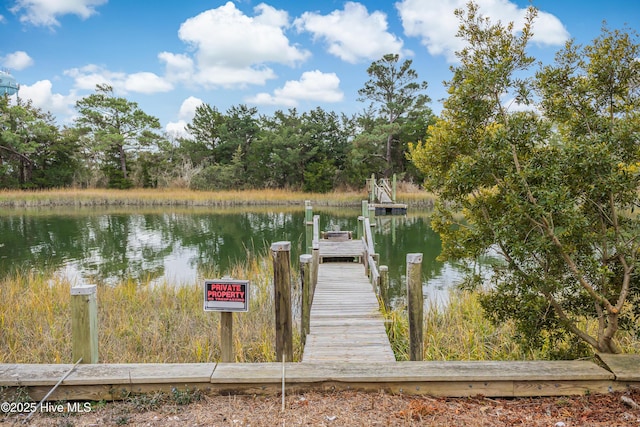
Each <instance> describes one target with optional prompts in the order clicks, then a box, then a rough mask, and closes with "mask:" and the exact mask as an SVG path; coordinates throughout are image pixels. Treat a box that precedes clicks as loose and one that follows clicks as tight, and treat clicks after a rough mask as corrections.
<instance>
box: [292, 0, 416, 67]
mask: <svg viewBox="0 0 640 427" xmlns="http://www.w3.org/2000/svg"><path fill="white" fill-rule="evenodd" d="M294 24H295V26H296V28H297V29H298V31H308V32H310V33H312V34H313V37H314V39H322V40H324V41H325V42H326V43H327V44H328V51H329V53H331V54H332V55H335V56H337V57H338V58H340V59H342V60H343V61H346V62H350V63H356V62H359V61H361V60H369V59H379V58H380V57H382V56H383V55H385V54H387V53H403V52H402V46H403V42H402V40H401V39H399V38H398V37H396V36H395V35H393V34H391V33H389V32H388V31H387V27H388V26H387V15H386V14H384V13H382V12H379V11H376V12H373V13H371V14H369V12H368V11H367V8H366V7H365V6H363V5H362V4H360V3H355V2H347V3H345V5H344V10H334V11H333V12H331V13H330V14H328V15H319V14H317V13H312V12H305V13H303V14H302V16H301V17H300V18H298V19H296V20H295V22H294ZM405 54H410V52H405Z"/></svg>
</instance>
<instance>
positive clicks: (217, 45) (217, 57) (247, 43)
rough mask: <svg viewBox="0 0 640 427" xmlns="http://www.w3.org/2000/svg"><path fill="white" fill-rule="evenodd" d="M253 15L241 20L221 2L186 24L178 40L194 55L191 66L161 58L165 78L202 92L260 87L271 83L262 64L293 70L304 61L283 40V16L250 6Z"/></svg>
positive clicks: (285, 24)
mask: <svg viewBox="0 0 640 427" xmlns="http://www.w3.org/2000/svg"><path fill="white" fill-rule="evenodd" d="M254 12H255V16H254V17H250V16H247V15H245V14H244V13H242V12H241V11H240V10H238V9H237V8H236V6H235V5H234V4H233V3H232V2H227V3H226V4H225V5H223V6H220V7H218V8H216V9H210V10H207V11H205V12H202V13H200V14H199V15H197V16H194V17H193V18H189V19H187V20H186V21H185V22H183V23H182V25H181V26H180V30H179V31H178V36H179V37H180V39H181V40H182V41H184V42H185V43H187V44H189V45H190V46H191V47H192V48H193V49H194V54H193V57H194V59H195V62H193V63H189V60H188V59H189V58H188V57H186V56H185V55H176V54H172V53H168V52H163V53H161V54H160V59H161V60H163V61H165V62H166V63H167V74H168V75H171V76H172V77H174V78H177V77H181V78H185V77H187V76H188V77H189V78H191V79H192V80H193V82H194V83H198V84H202V85H205V86H214V87H215V86H225V87H234V86H243V85H247V84H257V85H262V84H264V83H265V82H266V81H267V80H268V79H273V78H275V73H274V72H273V70H272V69H270V68H269V67H268V66H267V65H266V64H267V63H279V64H285V65H289V66H294V65H296V64H298V63H301V62H303V61H305V60H306V59H307V58H308V57H309V56H310V53H309V52H308V51H307V50H304V49H300V48H299V47H297V46H294V45H292V44H291V43H290V42H289V39H288V38H287V37H286V35H285V33H284V30H285V29H286V28H287V27H288V25H289V24H288V22H289V17H288V14H287V12H285V11H281V10H276V9H274V8H273V7H271V6H268V5H266V4H260V5H258V6H256V7H255V8H254ZM188 73H191V74H190V75H189V74H188Z"/></svg>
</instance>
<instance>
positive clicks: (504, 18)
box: [396, 0, 569, 62]
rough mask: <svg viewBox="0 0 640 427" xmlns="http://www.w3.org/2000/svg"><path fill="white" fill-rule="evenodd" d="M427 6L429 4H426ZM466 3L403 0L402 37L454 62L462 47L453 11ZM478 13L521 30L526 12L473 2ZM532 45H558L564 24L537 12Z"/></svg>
mask: <svg viewBox="0 0 640 427" xmlns="http://www.w3.org/2000/svg"><path fill="white" fill-rule="evenodd" d="M425 3H428V4H425ZM466 3H467V0H437V1H434V0H430V1H428V2H427V1H425V0H402V1H400V2H398V3H396V8H397V9H398V12H399V14H400V19H401V20H402V25H403V26H404V31H405V34H406V35H408V36H411V37H419V38H421V39H422V44H423V45H424V46H426V48H427V50H428V51H429V53H430V54H432V55H444V56H445V57H446V58H447V60H448V61H449V62H455V61H456V57H455V52H456V51H459V50H461V49H462V48H463V47H464V43H463V41H462V40H461V39H459V38H457V37H456V33H457V32H458V27H459V24H460V23H459V21H458V18H457V17H456V16H455V15H454V14H453V12H454V10H455V9H466ZM476 3H477V4H478V6H479V10H480V13H481V14H482V15H483V16H487V17H489V18H490V19H491V21H492V22H498V21H501V22H503V23H505V24H506V23H508V22H514V24H515V25H514V28H515V29H516V30H518V29H520V28H522V24H523V23H524V17H525V14H526V9H524V8H520V7H518V6H517V5H516V4H514V3H512V2H511V1H509V0H476ZM533 33H534V35H533V39H532V40H533V42H535V43H538V44H542V45H561V44H563V43H564V42H565V41H566V40H567V39H568V38H569V33H568V32H567V30H566V28H565V27H564V25H562V22H560V20H559V19H558V18H556V17H555V16H554V15H551V14H549V13H547V12H543V11H540V12H539V13H538V17H537V18H536V21H535V22H534V25H533Z"/></svg>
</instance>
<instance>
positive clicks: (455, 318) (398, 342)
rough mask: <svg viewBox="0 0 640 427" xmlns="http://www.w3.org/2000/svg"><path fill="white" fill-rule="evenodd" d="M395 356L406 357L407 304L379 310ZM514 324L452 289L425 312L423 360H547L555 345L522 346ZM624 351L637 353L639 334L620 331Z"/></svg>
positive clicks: (476, 298) (476, 297) (473, 295)
mask: <svg viewBox="0 0 640 427" xmlns="http://www.w3.org/2000/svg"><path fill="white" fill-rule="evenodd" d="M382 313H383V316H384V318H385V320H386V322H387V323H386V327H387V334H388V336H389V341H390V342H391V347H392V349H393V351H394V353H395V355H396V360H409V338H408V337H409V322H408V318H407V314H406V307H405V306H399V307H396V308H394V309H392V310H384V309H383V310H382ZM515 337H516V330H515V327H514V325H513V324H511V323H507V324H504V325H502V326H496V325H494V324H493V323H492V322H491V321H490V320H489V319H487V318H486V317H485V316H484V312H483V309H482V307H481V305H480V301H479V295H478V294H477V293H475V292H471V291H464V290H457V289H452V290H451V291H450V294H449V299H448V304H447V305H446V306H443V305H439V304H437V303H435V302H434V303H431V304H429V305H428V306H427V307H425V312H424V353H423V358H424V360H438V361H445V360H483V361H489V360H549V359H552V358H555V357H554V354H557V349H554V348H547V347H543V348H541V349H538V350H525V349H523V348H522V346H521V345H520V344H519V343H518V342H517V340H516V339H515ZM618 341H619V344H620V347H621V349H622V351H623V352H624V353H636V354H637V353H640V337H635V336H634V335H633V334H632V333H628V332H626V331H622V330H621V331H619V334H618Z"/></svg>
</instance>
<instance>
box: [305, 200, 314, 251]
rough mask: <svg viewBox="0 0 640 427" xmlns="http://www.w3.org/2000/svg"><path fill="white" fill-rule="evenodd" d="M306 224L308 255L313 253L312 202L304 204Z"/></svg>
mask: <svg viewBox="0 0 640 427" xmlns="http://www.w3.org/2000/svg"><path fill="white" fill-rule="evenodd" d="M304 223H305V231H306V235H305V237H306V242H305V243H306V250H307V253H311V245H312V242H313V206H311V201H310V200H307V201H305V202H304Z"/></svg>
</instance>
